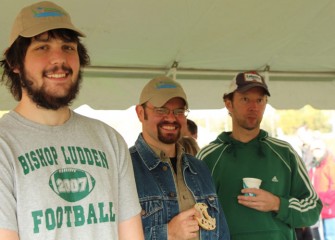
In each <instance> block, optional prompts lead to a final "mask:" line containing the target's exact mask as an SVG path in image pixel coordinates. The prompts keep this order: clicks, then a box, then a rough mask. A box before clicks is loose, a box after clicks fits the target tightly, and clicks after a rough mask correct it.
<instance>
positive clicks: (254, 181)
mask: <svg viewBox="0 0 335 240" xmlns="http://www.w3.org/2000/svg"><path fill="white" fill-rule="evenodd" d="M261 183H262V180H261V179H258V178H243V188H257V189H258V188H259V187H260V186H261ZM244 195H245V196H253V197H254V196H255V194H253V193H245V194H244Z"/></svg>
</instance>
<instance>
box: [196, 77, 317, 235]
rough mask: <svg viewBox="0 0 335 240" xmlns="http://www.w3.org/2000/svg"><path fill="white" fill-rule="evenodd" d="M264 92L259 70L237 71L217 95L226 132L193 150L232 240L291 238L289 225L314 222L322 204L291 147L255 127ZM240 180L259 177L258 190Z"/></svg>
mask: <svg viewBox="0 0 335 240" xmlns="http://www.w3.org/2000/svg"><path fill="white" fill-rule="evenodd" d="M268 96H270V92H269V89H268V86H267V84H266V82H265V81H264V78H263V77H262V76H261V75H260V74H258V73H257V72H243V73H239V74H237V75H236V76H235V78H234V79H233V80H232V82H231V84H230V88H229V90H228V91H227V92H226V93H225V94H224V96H223V99H224V103H225V106H226V108H227V110H228V112H229V115H230V116H231V118H232V131H231V132H223V133H221V134H220V135H219V136H218V137H217V139H216V140H215V141H213V142H211V143H210V144H209V145H208V146H206V147H204V148H203V149H201V151H200V152H199V153H198V154H197V157H199V158H200V159H202V160H204V162H205V163H206V164H207V165H208V167H209V168H210V170H211V173H212V176H213V178H214V182H215V184H216V189H217V192H218V195H219V198H220V202H221V204H222V207H223V209H224V211H225V214H226V216H227V222H228V226H229V230H230V233H231V238H232V239H234V240H270V239H271V240H283V239H286V240H293V239H296V237H295V231H294V229H295V228H296V227H305V226H309V225H312V224H314V223H315V222H316V221H317V220H318V218H319V215H320V210H321V208H322V204H321V201H320V199H319V197H318V196H317V194H316V192H315V191H314V189H313V186H312V184H311V182H310V181H309V177H308V174H307V172H306V168H305V166H304V163H303V161H302V160H301V159H300V157H299V156H298V154H297V153H296V152H295V151H294V149H293V147H291V146H290V145H289V144H288V143H287V142H284V141H281V140H279V139H275V138H273V137H270V136H269V135H268V133H267V132H266V131H264V130H262V129H260V123H261V121H262V118H263V114H264V111H265V107H266V104H267V100H268ZM243 178H256V179H258V181H259V180H261V185H260V189H257V186H249V187H248V185H247V184H246V183H245V182H242V179H243ZM245 184H246V185H245ZM243 187H245V188H244V189H243Z"/></svg>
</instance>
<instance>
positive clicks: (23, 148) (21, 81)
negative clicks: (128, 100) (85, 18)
mask: <svg viewBox="0 0 335 240" xmlns="http://www.w3.org/2000/svg"><path fill="white" fill-rule="evenodd" d="M79 37H84V34H83V33H82V32H81V31H80V30H78V29H77V28H76V27H75V26H74V25H73V24H72V22H71V19H70V16H69V15H68V13H67V12H66V11H65V10H64V9H63V8H61V7H60V6H58V5H56V4H54V3H51V2H39V3H35V4H32V5H30V6H27V7H25V8H23V9H22V10H21V12H20V13H19V14H18V16H17V18H16V20H15V22H14V25H13V28H12V33H11V35H10V42H9V48H8V49H7V50H6V51H5V53H4V59H3V60H2V61H1V62H0V65H1V66H2V67H3V68H4V72H3V75H2V79H1V81H2V83H4V84H5V85H6V86H7V87H8V88H9V90H10V92H11V93H12V95H13V97H14V98H15V99H16V100H17V101H18V104H17V106H16V107H15V109H13V110H12V111H10V112H9V113H8V114H6V115H4V116H3V117H2V118H1V119H0V239H2V240H18V239H20V240H32V239H34V240H46V239H52V240H65V239H71V240H75V239H76V240H93V239H125V240H133V239H138V240H141V239H144V235H143V230H142V224H141V218H140V215H139V214H140V210H141V208H140V205H139V202H138V196H137V192H136V185H135V179H134V175H133V168H132V162H131V159H130V155H129V151H128V147H127V145H126V143H125V141H124V139H123V138H122V137H121V135H120V134H119V133H118V132H116V131H115V130H114V129H112V128H110V127H109V126H107V125H106V124H104V123H102V122H100V121H97V120H94V119H90V118H86V117H83V116H81V115H79V114H76V113H75V112H73V111H72V110H71V109H70V108H69V106H70V104H71V102H72V101H73V100H74V99H75V97H76V96H77V93H78V91H79V86H80V83H81V69H82V68H83V67H85V66H86V65H88V64H89V56H88V54H87V50H86V48H85V46H84V45H83V44H82V43H81V40H80V38H79Z"/></svg>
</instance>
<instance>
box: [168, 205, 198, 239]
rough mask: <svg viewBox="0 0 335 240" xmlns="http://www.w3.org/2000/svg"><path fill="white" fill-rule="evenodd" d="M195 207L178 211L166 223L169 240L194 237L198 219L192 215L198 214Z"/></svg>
mask: <svg viewBox="0 0 335 240" xmlns="http://www.w3.org/2000/svg"><path fill="white" fill-rule="evenodd" d="M199 215H200V214H199V212H198V211H197V210H196V209H195V208H191V209H188V210H186V211H183V212H180V213H179V214H178V215H177V216H175V217H174V218H172V219H171V221H170V222H169V223H168V239H169V240H186V239H191V238H195V237H197V236H198V234H199V225H198V221H197V220H196V219H195V218H194V216H199Z"/></svg>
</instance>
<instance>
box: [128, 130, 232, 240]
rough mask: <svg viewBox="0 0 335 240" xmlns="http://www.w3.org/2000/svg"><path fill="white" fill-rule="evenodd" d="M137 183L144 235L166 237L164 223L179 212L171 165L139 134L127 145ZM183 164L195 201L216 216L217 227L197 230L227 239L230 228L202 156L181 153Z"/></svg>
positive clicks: (207, 238) (207, 237)
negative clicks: (205, 206) (199, 157)
mask: <svg viewBox="0 0 335 240" xmlns="http://www.w3.org/2000/svg"><path fill="white" fill-rule="evenodd" d="M130 154H131V158H132V161H133V167H134V174H135V179H136V186H137V191H138V195H139V200H140V204H141V207H142V223H143V230H144V233H145V239H157V240H165V239H167V224H168V222H169V221H170V220H171V219H172V218H173V217H174V216H176V215H177V214H178V213H179V206H178V196H177V190H176V186H175V182H174V177H173V168H172V166H170V164H168V163H165V162H162V161H161V160H160V158H159V157H158V156H157V155H156V154H155V153H154V151H153V150H152V149H151V148H150V146H149V145H148V144H147V143H146V142H145V141H144V139H143V137H142V135H141V134H140V135H139V137H138V139H137V140H136V142H135V145H134V146H133V147H131V148H130ZM182 168H183V174H184V180H185V183H186V186H187V187H188V188H189V190H190V191H191V193H192V194H193V196H194V199H195V201H196V202H203V203H206V204H207V206H208V209H207V210H208V213H209V215H210V216H211V217H214V218H215V219H216V229H215V230H213V231H207V230H204V229H201V230H200V239H201V240H215V239H220V240H221V239H222V240H228V239H230V237H229V230H228V226H227V222H226V219H225V216H224V213H223V210H222V208H221V206H220V203H219V200H218V197H217V195H216V192H215V191H216V190H215V187H214V183H213V181H212V177H211V175H210V172H209V170H208V168H207V166H206V165H205V163H204V162H202V161H201V160H198V159H196V158H195V157H193V156H191V155H188V154H183V157H182Z"/></svg>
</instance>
